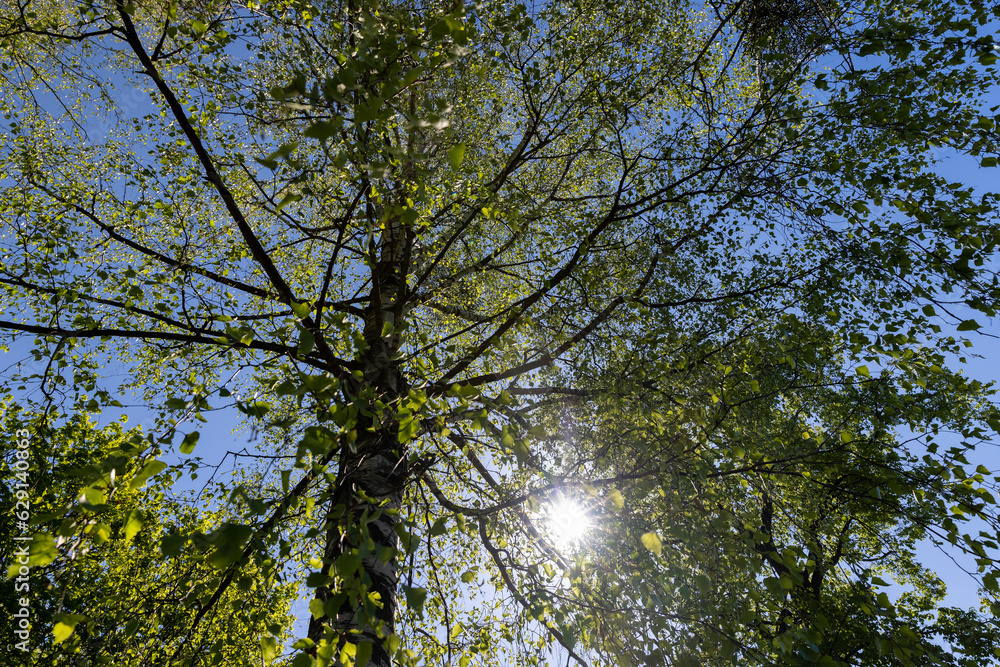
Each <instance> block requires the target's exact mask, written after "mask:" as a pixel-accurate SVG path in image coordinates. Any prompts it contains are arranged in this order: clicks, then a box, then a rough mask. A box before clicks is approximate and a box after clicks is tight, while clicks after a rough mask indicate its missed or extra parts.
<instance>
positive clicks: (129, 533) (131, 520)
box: [125, 509, 145, 543]
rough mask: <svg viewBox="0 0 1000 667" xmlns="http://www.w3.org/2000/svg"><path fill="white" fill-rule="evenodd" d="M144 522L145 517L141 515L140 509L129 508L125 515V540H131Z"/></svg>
mask: <svg viewBox="0 0 1000 667" xmlns="http://www.w3.org/2000/svg"><path fill="white" fill-rule="evenodd" d="M144 523H145V519H144V517H143V515H142V510H137V509H133V510H129V513H128V515H127V516H126V517H125V542H126V543H128V542H131V541H132V539H133V538H134V537H135V536H136V534H137V533H138V532H139V531H140V530H141V529H142V527H143V525H144Z"/></svg>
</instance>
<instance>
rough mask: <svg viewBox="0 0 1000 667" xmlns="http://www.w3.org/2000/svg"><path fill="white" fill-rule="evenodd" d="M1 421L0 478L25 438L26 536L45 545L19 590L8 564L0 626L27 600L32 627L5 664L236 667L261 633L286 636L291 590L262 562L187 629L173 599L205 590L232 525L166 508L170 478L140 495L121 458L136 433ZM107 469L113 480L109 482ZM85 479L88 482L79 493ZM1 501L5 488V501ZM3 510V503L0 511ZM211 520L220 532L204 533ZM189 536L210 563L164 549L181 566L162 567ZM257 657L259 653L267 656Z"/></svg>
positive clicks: (24, 419) (80, 418)
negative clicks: (196, 658)
mask: <svg viewBox="0 0 1000 667" xmlns="http://www.w3.org/2000/svg"><path fill="white" fill-rule="evenodd" d="M4 418H5V421H4V427H5V428H4V433H5V434H7V435H6V437H5V438H4V441H3V449H2V451H3V454H4V456H3V459H4V463H5V468H7V470H8V471H10V472H12V473H16V472H17V471H18V470H24V469H23V467H18V466H15V465H14V462H16V461H17V460H18V458H17V457H16V455H15V452H16V451H17V450H18V447H17V445H16V443H15V440H14V439H13V435H14V434H29V433H30V434H31V435H32V437H30V438H28V443H29V447H28V448H27V449H26V451H28V452H29V453H30V454H31V457H30V458H29V459H28V460H30V461H31V464H32V465H31V466H30V468H29V470H30V471H31V472H30V473H26V474H24V478H25V479H26V480H27V481H28V486H29V487H32V488H33V490H34V493H31V494H30V496H29V497H30V498H31V505H30V512H31V514H32V516H33V518H34V520H35V522H36V523H35V530H37V531H39V533H38V534H39V535H45V536H46V539H41V540H36V541H35V542H34V544H33V545H32V548H31V554H30V557H31V560H32V561H33V562H34V563H36V564H38V565H44V566H45V567H42V568H38V567H36V568H34V569H32V570H31V572H30V574H29V576H28V577H27V578H26V579H27V581H26V588H24V587H22V586H20V585H19V584H20V583H21V581H20V580H17V579H16V578H15V574H14V572H13V571H15V570H17V569H18V567H17V566H16V565H15V566H14V567H13V568H12V574H11V578H10V579H8V580H6V581H4V584H3V588H2V591H0V595H2V598H3V608H4V610H5V611H4V613H5V615H7V621H8V625H9V627H11V628H14V627H15V623H12V622H10V621H11V620H12V617H11V614H13V612H14V611H15V610H17V609H19V608H20V606H21V605H20V603H19V601H18V600H19V599H25V600H27V601H28V603H29V604H28V616H29V618H30V619H32V620H33V621H34V631H33V632H32V633H30V634H29V635H28V637H26V638H25V637H19V639H22V640H23V641H24V644H25V645H26V646H22V647H18V646H15V645H14V643H8V644H6V645H5V646H4V649H3V651H4V653H3V654H2V655H3V662H4V664H8V665H21V664H23V665H33V664H72V665H92V664H108V663H109V662H111V661H112V660H113V664H115V665H140V664H150V663H151V662H152V663H155V664H160V663H164V662H166V661H167V660H177V659H178V658H181V659H183V658H186V657H188V656H189V655H190V654H194V655H197V654H198V653H200V652H204V651H205V650H206V648H209V647H210V648H211V651H212V652H213V653H215V654H217V655H219V656H221V657H223V658H225V659H228V660H235V659H239V658H240V657H241V656H245V655H246V647H247V645H248V644H249V645H255V644H256V643H257V641H258V639H259V636H260V630H259V628H264V627H269V626H270V627H275V628H277V629H276V630H274V632H275V633H276V634H278V635H279V636H283V635H284V633H283V632H282V630H281V628H282V627H284V626H287V624H288V622H289V617H288V616H287V613H288V609H287V604H288V596H289V592H290V588H293V587H290V585H289V584H287V583H286V584H282V583H281V582H280V581H278V580H277V579H278V578H279V577H280V573H278V572H276V571H275V569H274V567H273V564H271V567H270V568H269V567H268V563H267V562H266V561H265V562H264V563H263V564H262V566H261V565H258V564H248V565H249V567H248V568H246V569H244V572H243V575H242V576H241V577H240V580H239V582H238V589H235V588H234V589H233V590H232V591H230V592H229V593H228V594H227V595H225V596H224V597H223V598H221V599H220V600H219V602H218V604H217V606H216V608H215V609H213V610H212V612H211V613H210V615H209V616H208V618H206V620H205V622H204V623H203V624H202V625H201V628H200V629H199V631H198V632H194V633H189V632H188V628H189V626H190V624H191V620H192V619H191V616H192V614H191V613H190V610H188V609H185V607H184V606H183V605H178V604H177V600H178V599H184V598H186V597H189V596H194V597H198V596H202V595H205V590H204V589H205V587H206V586H211V585H212V583H213V581H214V580H213V578H212V577H211V576H210V573H211V572H213V570H212V568H211V563H212V561H213V560H217V559H219V558H220V557H223V556H224V553H223V551H224V549H213V546H214V544H217V543H218V542H219V538H220V536H222V535H226V534H227V532H228V533H231V532H232V527H231V524H229V523H225V522H224V520H225V519H226V518H227V515H228V513H227V512H226V511H224V510H222V511H213V512H201V513H200V515H199V513H198V512H196V511H195V510H194V509H193V508H192V507H191V506H190V505H189V504H187V503H184V502H182V501H181V500H180V499H176V498H170V499H169V500H168V496H167V494H168V493H170V482H171V481H173V480H174V479H176V476H179V475H180V471H171V472H174V473H175V474H174V475H170V474H166V475H164V476H162V477H161V478H160V480H159V481H154V482H153V484H154V485H155V486H153V487H152V488H149V489H148V491H150V492H149V493H147V494H142V493H141V492H140V489H142V488H143V487H144V486H145V484H146V482H147V480H145V479H143V478H142V477H141V476H139V475H136V474H135V472H136V470H135V465H134V463H132V462H131V461H130V460H129V459H130V458H131V457H130V452H134V450H135V448H136V446H137V443H141V441H142V437H141V432H140V431H137V430H135V429H133V430H132V431H131V432H126V431H124V429H123V428H122V427H121V425H120V424H118V423H115V424H112V425H111V426H109V427H106V428H104V429H101V430H97V429H95V428H94V427H93V424H92V423H90V422H89V420H88V419H87V418H86V416H84V415H74V416H72V417H70V418H69V419H68V420H67V421H66V422H65V423H64V424H63V425H61V426H60V427H58V428H53V427H52V425H51V423H52V422H53V421H55V419H54V415H53V414H45V415H25V414H23V412H22V411H20V410H18V409H17V408H11V409H9V410H8V411H6V412H5V414H4ZM111 470H116V471H117V475H116V476H115V478H113V479H112V478H111V477H110V476H109V475H108V473H109V472H110V471H111ZM86 472H91V475H90V477H91V478H94V477H96V478H98V481H97V482H96V483H92V484H89V485H84V486H82V488H81V483H80V478H81V477H83V478H84V479H86V477H85V476H84V475H86ZM81 473H83V474H81ZM11 477H14V475H11ZM15 479H16V478H15ZM8 492H9V491H8V489H6V488H5V489H4V494H5V496H6V495H7V494H8ZM13 504H14V503H13V502H11V500H10V499H9V498H7V497H4V505H5V506H13ZM230 518H231V517H230ZM219 523H222V526H221V528H219V529H218V530H215V531H212V530H211V529H210V528H209V527H210V526H213V524H219ZM14 524H15V522H14V517H13V513H11V514H10V515H8V516H5V517H4V523H3V531H2V533H0V536H2V539H3V543H2V544H3V548H4V549H3V552H4V553H5V554H13V553H15V546H17V544H16V543H15V542H14V540H13V539H12V538H13V536H15V535H18V534H23V533H24V531H23V530H18V529H17V527H16V526H15V525H14ZM202 531H204V532H202ZM188 533H194V534H195V535H196V537H197V538H198V541H199V543H200V546H201V551H202V552H207V555H208V556H209V558H208V559H205V558H203V557H202V558H192V557H190V554H187V553H185V554H183V555H180V554H179V552H180V549H179V548H173V553H174V554H175V555H178V556H179V557H177V558H173V559H164V557H163V556H164V554H165V553H170V552H171V546H170V545H171V544H177V542H178V540H177V538H178V536H179V535H180V534H188ZM178 546H179V545H178ZM161 548H162V551H161ZM186 612H187V613H186ZM74 630H75V631H76V632H75V633H74V632H73V631H74ZM262 648H264V649H265V653H264V655H265V656H266V648H267V647H266V646H265V647H262ZM273 648H276V646H275V647H273Z"/></svg>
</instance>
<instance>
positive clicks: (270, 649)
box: [260, 635, 278, 663]
mask: <svg viewBox="0 0 1000 667" xmlns="http://www.w3.org/2000/svg"><path fill="white" fill-rule="evenodd" d="M260 652H261V655H262V657H263V658H264V662H265V663H267V662H271V661H272V660H274V659H275V658H276V657H278V640H277V639H275V638H274V637H271V636H268V635H265V636H263V637H261V638H260Z"/></svg>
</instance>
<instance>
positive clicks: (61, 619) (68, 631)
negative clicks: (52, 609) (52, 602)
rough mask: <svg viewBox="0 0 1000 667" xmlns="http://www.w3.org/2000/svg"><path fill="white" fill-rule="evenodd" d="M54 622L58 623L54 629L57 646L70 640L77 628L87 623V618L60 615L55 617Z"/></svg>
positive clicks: (77, 615)
mask: <svg viewBox="0 0 1000 667" xmlns="http://www.w3.org/2000/svg"><path fill="white" fill-rule="evenodd" d="M53 620H55V622H56V623H55V625H54V626H53V628H52V636H53V639H54V641H55V643H56V644H61V643H62V642H64V641H66V640H67V639H69V638H70V635H72V634H73V630H75V629H76V626H77V625H79V624H80V623H82V622H84V621H86V620H87V617H86V616H83V615H82V614H65V613H58V614H55V615H54V616H53Z"/></svg>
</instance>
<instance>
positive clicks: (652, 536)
mask: <svg viewBox="0 0 1000 667" xmlns="http://www.w3.org/2000/svg"><path fill="white" fill-rule="evenodd" d="M641 539H642V546H644V547H646V549H648V550H649V551H652V552H653V553H654V554H656V555H657V556H659V555H660V554H661V553H663V542H661V541H660V536H659V535H657V534H656V533H643V535H642V538H641Z"/></svg>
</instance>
